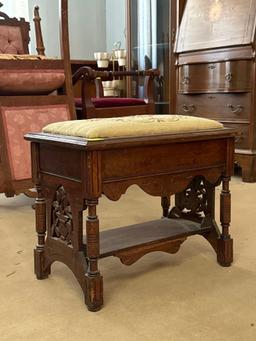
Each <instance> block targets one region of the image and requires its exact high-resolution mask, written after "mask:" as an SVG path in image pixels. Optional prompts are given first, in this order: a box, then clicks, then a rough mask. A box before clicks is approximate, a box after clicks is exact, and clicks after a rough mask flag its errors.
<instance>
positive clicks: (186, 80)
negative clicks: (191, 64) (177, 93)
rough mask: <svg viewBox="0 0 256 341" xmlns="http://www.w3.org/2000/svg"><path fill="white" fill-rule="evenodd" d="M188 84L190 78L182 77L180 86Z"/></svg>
mask: <svg viewBox="0 0 256 341" xmlns="http://www.w3.org/2000/svg"><path fill="white" fill-rule="evenodd" d="M189 83H190V78H189V77H188V76H184V77H183V81H182V82H181V84H183V85H187V84H189Z"/></svg>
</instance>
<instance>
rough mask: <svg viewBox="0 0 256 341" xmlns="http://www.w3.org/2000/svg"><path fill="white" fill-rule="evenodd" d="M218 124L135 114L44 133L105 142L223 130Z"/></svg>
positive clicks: (61, 126) (68, 124)
mask: <svg viewBox="0 0 256 341" xmlns="http://www.w3.org/2000/svg"><path fill="white" fill-rule="evenodd" d="M222 128H223V125H222V124H221V123H219V122H217V121H213V120H209V119H205V118H199V117H191V116H182V115H136V116H125V117H113V118H96V119H88V120H80V121H67V122H58V123H53V124H50V125H48V126H46V127H45V128H44V129H43V132H45V133H51V134H61V135H69V136H78V137H84V138H86V139H102V138H103V139H104V138H113V137H130V136H149V135H158V134H170V133H172V134H178V133H184V132H192V131H200V130H209V129H222Z"/></svg>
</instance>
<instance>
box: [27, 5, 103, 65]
mask: <svg viewBox="0 0 256 341" xmlns="http://www.w3.org/2000/svg"><path fill="white" fill-rule="evenodd" d="M28 2H29V15H30V22H32V17H33V8H34V6H35V5H39V7H40V16H41V18H42V22H41V23H42V31H43V37H44V44H45V47H46V54H47V55H48V56H59V55H60V48H59V20H58V17H59V14H58V13H59V11H58V6H59V5H58V3H59V1H57V0H54V1H53V0H28ZM33 30H34V28H33V24H32V25H31V37H34V32H32V31H33ZM69 35H70V53H71V58H73V59H93V58H94V57H93V52H96V51H105V50H106V2H105V0H93V1H92V0H75V1H74V0H70V1H69ZM31 51H32V53H34V52H35V42H34V39H33V40H32V42H31Z"/></svg>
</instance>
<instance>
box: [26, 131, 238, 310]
mask: <svg viewBox="0 0 256 341" xmlns="http://www.w3.org/2000/svg"><path fill="white" fill-rule="evenodd" d="M234 135H235V133H234V131H233V130H232V129H228V128H223V129H219V130H213V131H200V132H194V133H191V132H190V133H179V134H165V135H156V136H147V137H131V138H109V139H106V140H103V141H93V142H91V141H88V140H86V139H83V138H76V137H70V136H62V135H51V134H46V133H35V134H33V133H30V134H28V135H26V139H27V140H29V141H31V142H32V144H31V147H32V168H33V181H34V183H35V184H36V187H37V191H38V198H37V200H36V230H37V236H38V244H37V246H36V248H35V273H36V276H37V278H38V279H45V278H47V277H48V275H49V274H50V267H51V264H52V263H53V262H55V261H60V262H63V263H65V264H66V265H67V266H68V267H69V268H70V269H71V270H72V272H73V273H74V275H75V277H76V278H77V280H78V282H79V283H80V285H81V287H82V290H83V292H84V295H85V303H86V305H87V307H88V309H89V310H91V311H97V310H99V309H100V308H101V307H102V305H103V277H102V275H101V273H100V271H99V267H98V263H99V261H100V259H101V258H104V257H109V256H116V257H118V258H120V260H121V262H122V263H124V264H126V265H131V264H133V263H134V262H136V261H137V260H138V259H139V258H141V257H142V256H144V255H145V254H147V253H149V252H153V251H164V252H168V253H176V252H177V251H178V250H179V248H180V245H181V244H182V243H183V242H184V241H185V240H186V238H187V237H189V236H191V235H195V234H199V235H201V236H202V237H204V238H206V239H207V240H208V241H209V243H210V244H211V246H212V247H213V249H214V250H215V252H216V254H217V261H218V263H219V264H220V265H222V266H229V265H231V263H232V260H233V248H232V239H231V237H230V234H229V225H230V191H229V181H230V176H231V175H232V171H233V154H234ZM221 183H222V190H221V193H220V223H221V227H222V229H221V231H220V230H219V228H218V227H217V224H216V222H215V218H214V197H215V187H216V186H218V185H220V184H221ZM134 184H136V185H138V186H139V187H140V188H142V189H143V190H144V191H145V192H146V193H148V194H149V195H153V196H159V197H161V204H162V208H163V217H162V218H160V217H159V218H160V219H158V220H154V221H149V222H145V223H143V224H137V225H132V226H125V227H120V228H115V229H112V230H108V231H103V232H101V233H100V231H99V218H98V217H97V213H96V208H97V205H98V200H99V198H100V197H101V196H102V195H105V196H106V197H107V198H109V199H110V200H114V201H116V200H118V199H119V198H120V197H121V196H122V195H123V194H124V193H125V192H126V190H127V188H128V187H129V186H131V185H134ZM174 194H175V206H174V207H172V208H171V209H170V196H171V195H174ZM84 210H87V219H86V223H85V225H86V228H85V233H83V211H84ZM195 252H196V250H195Z"/></svg>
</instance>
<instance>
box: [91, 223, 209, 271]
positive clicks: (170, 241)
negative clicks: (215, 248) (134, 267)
mask: <svg viewBox="0 0 256 341" xmlns="http://www.w3.org/2000/svg"><path fill="white" fill-rule="evenodd" d="M209 230H211V227H204V228H202V227H201V225H200V224H199V223H195V222H192V221H189V220H185V219H168V218H164V219H158V220H153V221H148V222H144V223H141V224H136V225H130V226H124V227H119V228H114V229H111V230H107V231H102V232H101V233H100V258H104V257H108V256H117V257H119V258H120V259H121V261H122V262H123V263H124V264H127V265H130V264H132V263H134V262H135V261H136V260H138V259H139V258H141V257H142V256H143V255H144V254H146V253H149V252H152V251H164V252H168V253H176V252H177V251H178V250H179V248H180V245H181V243H183V242H184V241H185V240H186V238H187V237H188V236H191V235H194V234H203V233H206V232H208V231H209ZM85 240H86V236H84V241H85ZM85 244H86V243H85ZM128 256H129V257H128ZM127 257H128V258H129V260H128V259H127Z"/></svg>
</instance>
